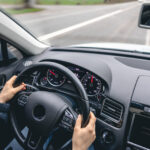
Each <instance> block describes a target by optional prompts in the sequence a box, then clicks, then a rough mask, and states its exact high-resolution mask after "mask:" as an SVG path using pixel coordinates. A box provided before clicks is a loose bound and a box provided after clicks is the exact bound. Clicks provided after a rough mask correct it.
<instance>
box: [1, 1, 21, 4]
mask: <svg viewBox="0 0 150 150" xmlns="http://www.w3.org/2000/svg"><path fill="white" fill-rule="evenodd" d="M22 2H23V0H0V4H21V3H22Z"/></svg>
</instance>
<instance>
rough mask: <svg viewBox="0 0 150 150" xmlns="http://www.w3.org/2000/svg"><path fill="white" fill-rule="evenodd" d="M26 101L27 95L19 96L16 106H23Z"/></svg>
mask: <svg viewBox="0 0 150 150" xmlns="http://www.w3.org/2000/svg"><path fill="white" fill-rule="evenodd" d="M27 101H28V96H27V95H21V96H20V97H19V98H18V105H20V106H24V105H25V104H26V103H27Z"/></svg>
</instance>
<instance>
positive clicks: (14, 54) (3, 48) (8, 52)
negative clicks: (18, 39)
mask: <svg viewBox="0 0 150 150" xmlns="http://www.w3.org/2000/svg"><path fill="white" fill-rule="evenodd" d="M22 58H23V54H22V53H21V52H20V51H19V50H18V49H17V48H16V47H14V46H13V45H12V44H10V43H8V42H7V41H6V40H3V39H0V66H6V65H9V64H11V63H13V62H15V61H17V60H20V59H22Z"/></svg>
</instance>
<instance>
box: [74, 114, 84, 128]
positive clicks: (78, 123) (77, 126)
mask: <svg viewBox="0 0 150 150" xmlns="http://www.w3.org/2000/svg"><path fill="white" fill-rule="evenodd" d="M81 125H82V116H81V115H78V118H77V120H76V124H75V127H76V128H81Z"/></svg>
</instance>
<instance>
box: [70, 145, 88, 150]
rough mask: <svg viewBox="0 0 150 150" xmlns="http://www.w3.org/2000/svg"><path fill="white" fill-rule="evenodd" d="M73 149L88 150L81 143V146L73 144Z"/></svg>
mask: <svg viewBox="0 0 150 150" xmlns="http://www.w3.org/2000/svg"><path fill="white" fill-rule="evenodd" d="M72 150H87V149H86V148H83V147H82V146H81V145H80V146H73V147H72Z"/></svg>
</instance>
